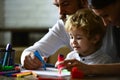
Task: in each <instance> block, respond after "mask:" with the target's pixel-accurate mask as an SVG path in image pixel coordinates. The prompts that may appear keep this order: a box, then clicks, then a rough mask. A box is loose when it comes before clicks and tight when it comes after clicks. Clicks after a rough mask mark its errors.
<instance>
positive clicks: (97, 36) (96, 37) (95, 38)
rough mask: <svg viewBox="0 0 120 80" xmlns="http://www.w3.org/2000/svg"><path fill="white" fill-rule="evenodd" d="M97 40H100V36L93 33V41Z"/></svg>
mask: <svg viewBox="0 0 120 80" xmlns="http://www.w3.org/2000/svg"><path fill="white" fill-rule="evenodd" d="M99 40H100V36H99V35H95V37H94V38H93V43H94V44H96V43H97V42H98V41H99Z"/></svg>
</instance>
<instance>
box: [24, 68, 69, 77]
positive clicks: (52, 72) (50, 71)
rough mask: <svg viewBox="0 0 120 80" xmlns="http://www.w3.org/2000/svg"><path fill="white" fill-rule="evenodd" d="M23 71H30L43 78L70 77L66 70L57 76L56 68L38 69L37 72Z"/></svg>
mask: <svg viewBox="0 0 120 80" xmlns="http://www.w3.org/2000/svg"><path fill="white" fill-rule="evenodd" d="M23 71H32V72H34V73H36V74H38V75H41V76H42V75H43V76H55V77H59V76H61V77H64V76H70V72H69V71H67V70H66V69H64V70H62V72H61V74H59V72H58V69H56V68H46V70H43V69H38V70H23Z"/></svg>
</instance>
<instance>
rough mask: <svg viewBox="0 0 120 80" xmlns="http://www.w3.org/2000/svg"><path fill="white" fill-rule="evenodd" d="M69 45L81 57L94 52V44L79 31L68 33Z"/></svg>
mask: <svg viewBox="0 0 120 80" xmlns="http://www.w3.org/2000/svg"><path fill="white" fill-rule="evenodd" d="M69 35H70V45H71V46H72V47H73V49H74V50H75V51H77V52H78V53H79V54H80V55H81V56H87V55H89V54H91V53H92V52H93V51H94V44H95V43H94V42H93V40H92V39H88V38H87V37H86V35H85V34H84V33H83V31H82V30H81V29H75V30H72V31H70V32H69Z"/></svg>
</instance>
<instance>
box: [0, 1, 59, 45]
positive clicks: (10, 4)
mask: <svg viewBox="0 0 120 80" xmlns="http://www.w3.org/2000/svg"><path fill="white" fill-rule="evenodd" d="M3 1H4V2H3V3H4V25H5V27H6V28H7V27H9V28H30V27H34V28H40V27H48V28H49V27H52V26H53V25H54V24H55V23H56V21H57V20H58V11H57V8H56V7H55V6H54V5H53V3H52V1H53V0H3ZM3 3H2V4H3ZM1 35H2V36H1ZM10 42H11V34H10V33H5V34H1V33H0V44H2V45H4V44H5V45H6V44H7V43H10Z"/></svg>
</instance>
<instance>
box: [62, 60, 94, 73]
mask: <svg viewBox="0 0 120 80" xmlns="http://www.w3.org/2000/svg"><path fill="white" fill-rule="evenodd" d="M60 64H64V66H65V68H66V69H68V70H69V71H71V70H72V68H73V67H77V68H78V69H79V70H81V71H83V73H84V74H85V75H88V74H91V70H92V68H91V66H90V65H88V64H84V63H82V62H80V61H78V60H76V59H70V60H64V61H63V62H61V63H60Z"/></svg>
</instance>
